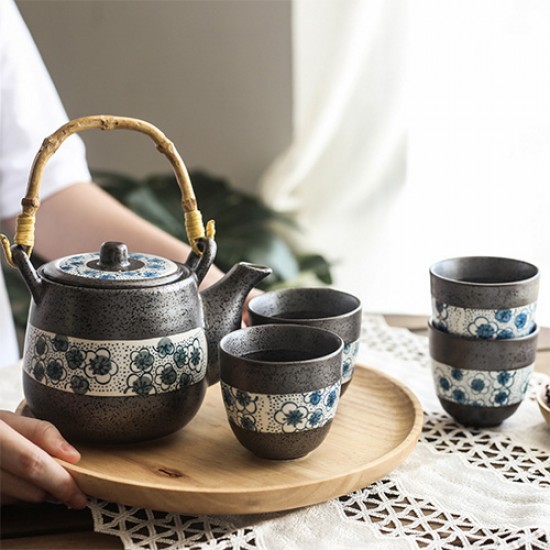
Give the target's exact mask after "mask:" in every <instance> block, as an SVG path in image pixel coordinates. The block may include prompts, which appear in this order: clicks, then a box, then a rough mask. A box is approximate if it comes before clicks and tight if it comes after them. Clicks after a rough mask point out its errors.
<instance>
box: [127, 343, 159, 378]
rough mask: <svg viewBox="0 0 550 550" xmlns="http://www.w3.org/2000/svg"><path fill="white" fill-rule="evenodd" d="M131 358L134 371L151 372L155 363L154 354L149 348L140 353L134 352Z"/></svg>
mask: <svg viewBox="0 0 550 550" xmlns="http://www.w3.org/2000/svg"><path fill="white" fill-rule="evenodd" d="M130 357H131V359H132V370H133V371H137V372H148V371H150V370H151V367H152V366H153V363H154V362H155V358H154V357H153V354H152V353H151V352H150V351H149V350H148V349H147V348H142V349H141V350H139V351H133V352H132V353H131V355H130Z"/></svg>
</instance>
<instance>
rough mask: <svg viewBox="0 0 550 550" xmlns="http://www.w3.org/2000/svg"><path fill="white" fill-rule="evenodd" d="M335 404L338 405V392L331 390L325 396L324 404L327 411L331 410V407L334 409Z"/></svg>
mask: <svg viewBox="0 0 550 550" xmlns="http://www.w3.org/2000/svg"><path fill="white" fill-rule="evenodd" d="M336 403H338V392H337V391H336V390H332V391H331V392H330V393H329V394H328V395H327V399H326V401H325V404H326V406H327V407H328V408H329V409H332V407H334V405H336Z"/></svg>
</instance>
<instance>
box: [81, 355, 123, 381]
mask: <svg viewBox="0 0 550 550" xmlns="http://www.w3.org/2000/svg"><path fill="white" fill-rule="evenodd" d="M84 370H85V372H86V376H87V377H88V378H93V379H95V381H96V382H97V383H98V384H102V385H105V384H108V383H109V382H110V381H111V378H112V377H113V376H114V375H115V374H116V373H117V372H118V365H117V364H116V363H115V362H114V361H113V360H112V358H111V352H110V351H109V350H108V349H106V348H99V349H97V350H96V351H89V352H88V353H87V354H86V360H85V366H84Z"/></svg>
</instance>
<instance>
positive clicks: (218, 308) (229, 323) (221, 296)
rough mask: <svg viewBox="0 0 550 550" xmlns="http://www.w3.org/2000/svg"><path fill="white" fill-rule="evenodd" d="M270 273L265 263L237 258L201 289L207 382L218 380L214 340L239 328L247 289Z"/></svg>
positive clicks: (215, 342) (216, 347) (216, 353)
mask: <svg viewBox="0 0 550 550" xmlns="http://www.w3.org/2000/svg"><path fill="white" fill-rule="evenodd" d="M270 273H271V269H270V268H269V267H267V266H263V265H256V264H250V263H247V262H241V263H238V264H236V265H234V266H233V267H232V268H231V269H230V270H229V271H228V272H227V274H226V275H225V276H224V277H223V278H222V279H220V280H219V281H218V282H217V283H216V284H214V285H212V286H211V287H208V288H206V289H205V290H203V291H202V292H201V296H202V299H203V308H204V313H205V321H206V335H207V340H208V374H207V380H208V384H209V385H212V384H215V383H216V382H218V381H219V380H220V365H219V360H218V344H219V342H220V340H221V339H222V338H223V337H224V336H225V335H226V334H228V333H229V332H232V331H234V330H237V329H239V328H241V319H242V310H243V305H244V301H245V299H246V297H247V296H248V293H249V292H250V291H251V290H252V288H254V286H255V285H256V284H258V283H259V282H260V281H261V280H262V279H264V278H265V277H267V276H268V275H269V274H270Z"/></svg>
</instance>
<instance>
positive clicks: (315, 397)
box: [308, 390, 323, 405]
mask: <svg viewBox="0 0 550 550" xmlns="http://www.w3.org/2000/svg"><path fill="white" fill-rule="evenodd" d="M322 397H323V392H322V391H321V390H317V391H315V392H313V393H312V394H311V395H310V396H309V399H308V401H309V403H311V404H312V405H318V404H319V403H320V402H321V399H322Z"/></svg>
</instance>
